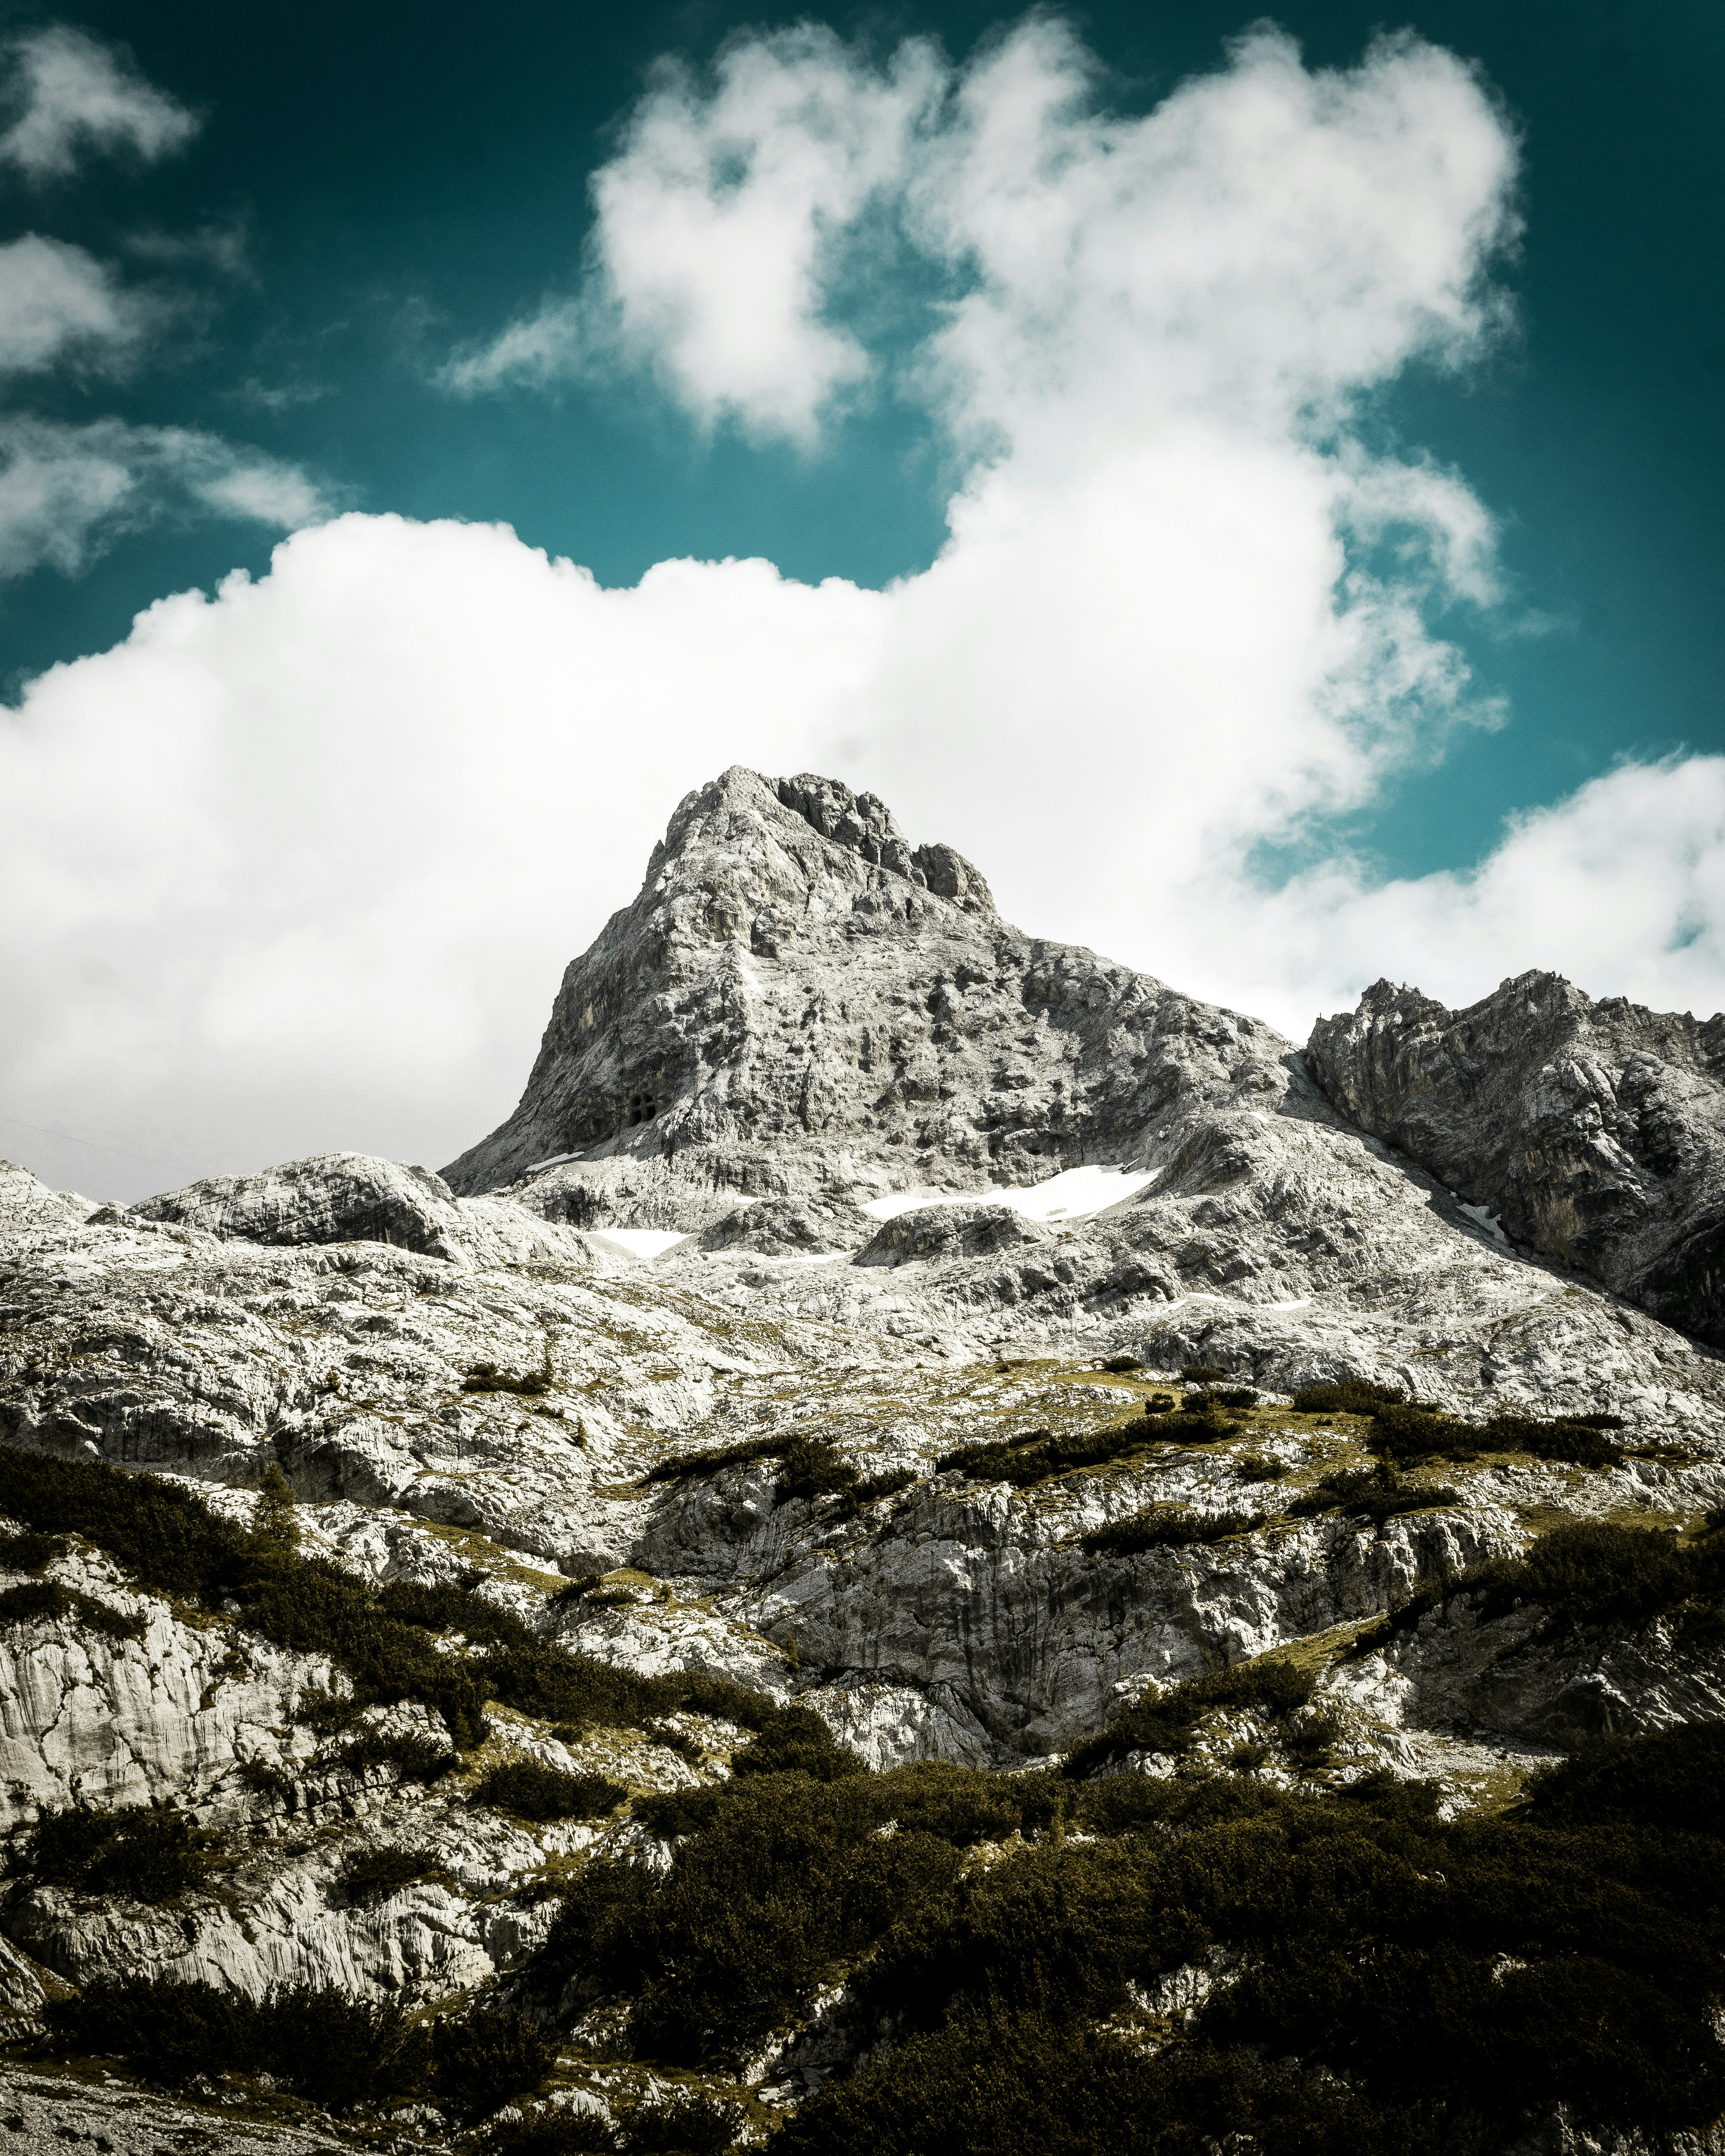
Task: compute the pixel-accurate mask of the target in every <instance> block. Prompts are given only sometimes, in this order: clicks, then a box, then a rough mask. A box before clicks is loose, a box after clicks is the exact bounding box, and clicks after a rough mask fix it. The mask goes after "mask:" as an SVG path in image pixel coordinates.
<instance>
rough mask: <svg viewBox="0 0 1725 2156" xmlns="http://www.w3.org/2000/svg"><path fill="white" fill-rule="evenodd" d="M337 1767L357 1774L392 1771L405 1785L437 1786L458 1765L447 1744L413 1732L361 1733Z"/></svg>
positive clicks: (458, 1759) (456, 1755) (347, 1746)
mask: <svg viewBox="0 0 1725 2156" xmlns="http://www.w3.org/2000/svg"><path fill="white" fill-rule="evenodd" d="M336 1763H337V1765H339V1766H342V1767H346V1768H348V1769H349V1770H350V1771H351V1772H354V1773H358V1772H362V1771H363V1769H365V1768H367V1767H393V1768H395V1770H396V1772H397V1773H398V1774H399V1775H400V1777H401V1779H402V1780H403V1781H404V1782H424V1783H425V1784H428V1785H429V1784H431V1783H433V1782H440V1781H441V1780H442V1779H443V1778H444V1775H445V1774H454V1771H455V1769H456V1768H458V1767H459V1765H460V1764H461V1755H460V1753H459V1752H452V1751H451V1750H450V1749H449V1746H448V1745H447V1744H439V1743H437V1742H436V1741H435V1739H434V1738H429V1737H420V1736H418V1735H417V1734H416V1733H415V1732H413V1731H412V1730H401V1731H389V1730H382V1729H362V1730H361V1731H360V1732H359V1733H358V1735H357V1736H356V1737H354V1738H350V1740H349V1741H348V1742H347V1743H346V1744H344V1745H343V1746H342V1747H341V1750H340V1751H339V1752H338V1753H336Z"/></svg>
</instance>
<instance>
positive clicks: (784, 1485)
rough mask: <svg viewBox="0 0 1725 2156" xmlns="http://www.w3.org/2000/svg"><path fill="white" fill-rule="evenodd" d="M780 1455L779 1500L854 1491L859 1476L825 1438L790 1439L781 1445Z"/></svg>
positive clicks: (830, 1495) (811, 1497)
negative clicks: (781, 1451) (781, 1457)
mask: <svg viewBox="0 0 1725 2156" xmlns="http://www.w3.org/2000/svg"><path fill="white" fill-rule="evenodd" d="M783 1458H784V1465H783V1467H782V1468H781V1469H780V1470H779V1474H778V1499H779V1501H780V1502H781V1503H783V1502H784V1501H786V1500H788V1499H789V1498H792V1497H806V1498H809V1499H813V1498H815V1497H834V1496H843V1495H844V1494H845V1493H846V1492H847V1491H854V1490H855V1487H856V1486H857V1484H858V1482H860V1481H861V1479H862V1478H861V1476H859V1475H858V1473H857V1471H856V1470H855V1468H854V1467H852V1466H850V1464H849V1463H848V1462H847V1461H845V1460H842V1459H841V1458H840V1457H839V1455H838V1453H836V1452H835V1451H834V1450H833V1446H832V1445H831V1443H830V1441H829V1440H828V1439H826V1438H824V1437H793V1438H792V1439H791V1440H789V1441H788V1443H787V1444H786V1445H785V1446H784V1447H783Z"/></svg>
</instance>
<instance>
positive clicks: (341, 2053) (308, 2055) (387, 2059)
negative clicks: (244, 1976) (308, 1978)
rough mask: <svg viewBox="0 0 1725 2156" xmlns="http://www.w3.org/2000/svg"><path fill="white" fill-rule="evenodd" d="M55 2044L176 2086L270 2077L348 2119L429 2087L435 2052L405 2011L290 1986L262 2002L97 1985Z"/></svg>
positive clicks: (65, 2013)
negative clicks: (203, 2079)
mask: <svg viewBox="0 0 1725 2156" xmlns="http://www.w3.org/2000/svg"><path fill="white" fill-rule="evenodd" d="M48 2019H49V2028H50V2045H51V2046H52V2047H54V2048H56V2049H60V2050H69V2051H83V2052H94V2053H96V2054H98V2055H100V2056H116V2057H120V2058H124V2059H128V2060H130V2061H131V2063H132V2065H133V2066H134V2067H135V2068H136V2070H137V2071H139V2072H141V2073H142V2074H145V2075H146V2076H148V2077H149V2078H150V2079H151V2080H152V2081H158V2082H166V2083H167V2085H168V2086H169V2087H175V2086H177V2085H179V2084H181V2083H183V2082H188V2081H193V2080H196V2079H198V2077H200V2076H203V2075H207V2074H219V2073H266V2072H267V2073H269V2074H271V2075H273V2076H275V2079H276V2080H277V2081H279V2082H285V2083H286V2084H287V2086H288V2087H291V2088H292V2089H294V2090H295V2091H296V2092H297V2093H298V2094H299V2095H300V2096H302V2097H306V2098H308V2099H309V2100H310V2101H311V2102H313V2103H318V2104H322V2105H323V2106H325V2107H326V2108H327V2109H329V2110H331V2111H338V2112H339V2111H348V2110H351V2109H352V2107H353V2106H354V2105H355V2104H357V2103H360V2102H365V2101H367V2100H368V2099H369V2100H373V2101H377V2100H382V2099H387V2098H388V2097H395V2096H407V2095H412V2094H414V2093H416V2092H419V2091H420V2090H422V2089H423V2088H424V2087H425V2086H426V2082H427V2067H428V2058H427V2049H426V2044H425V2040H424V2036H423V2035H422V2034H421V2032H420V2031H418V2030H416V2029H414V2028H413V2027H412V2026H411V2025H410V2024H409V2023H408V2018H407V2015H405V2013H404V2012H403V2010H402V2009H401V2008H400V2007H398V2006H388V2005H367V2004H366V2003H364V2002H362V2001H361V2000H359V1999H350V1998H348V1997H347V1994H345V1993H342V1992H339V1991H334V1990H329V1989H320V1990H311V1989H297V1988H288V1987H283V1988H281V1989H277V1990H275V1991H272V1992H271V1993H270V1995H269V1996H268V1998H267V1999H261V2000H259V1999H249V1998H247V1997H246V1996H245V1995H244V1994H243V1993H239V1992H228V1991H218V1990H217V1989H215V1988H214V1987H213V1985H211V1984H204V1983H202V1982H198V1983H193V1984H173V1983H169V1982H165V1981H164V1980H162V1979H160V1978H156V1979H148V1980H145V1981H139V1980H137V1979H124V1980H122V1981H119V1982H114V1983H105V1982H98V1983H95V1984H86V1985H85V1988H84V1991H83V1994H82V1996H81V1997H80V1998H77V1999H67V2000H64V2001H62V2002H60V2003H59V2004H56V2005H53V2006H51V2007H50V2008H49V2014H48Z"/></svg>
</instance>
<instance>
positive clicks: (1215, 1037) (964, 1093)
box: [444, 766, 1288, 1232]
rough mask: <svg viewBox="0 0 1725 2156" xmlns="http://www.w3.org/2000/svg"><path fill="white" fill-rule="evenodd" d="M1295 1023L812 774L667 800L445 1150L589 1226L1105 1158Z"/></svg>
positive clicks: (701, 1222)
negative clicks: (1234, 999)
mask: <svg viewBox="0 0 1725 2156" xmlns="http://www.w3.org/2000/svg"><path fill="white" fill-rule="evenodd" d="M1287 1052H1288V1044H1287V1043H1286V1041H1284V1040H1282V1039H1281V1037H1280V1036H1279V1035H1277V1034H1274V1033H1272V1032H1271V1029H1269V1028H1268V1027H1266V1026H1263V1025H1260V1024H1258V1023H1257V1022H1256V1021H1255V1020H1254V1019H1246V1018H1240V1017H1236V1016H1233V1015H1230V1014H1227V1013H1224V1012H1221V1011H1218V1010H1216V1009H1214V1007H1212V1006H1209V1005H1204V1004H1194V1003H1193V1002H1192V1001H1191V1000H1190V999H1189V998H1185V997H1183V996H1178V995H1176V994H1175V993H1173V991H1172V990H1170V989H1168V988H1164V987H1163V984H1162V983H1160V982H1158V981H1154V980H1151V979H1149V978H1147V977H1146V976H1143V975H1140V974H1137V973H1132V971H1130V969H1128V968H1125V967H1121V966H1111V965H1109V964H1108V963H1106V962H1105V961H1103V960H1101V959H1100V958H1098V957H1096V956H1095V955H1094V954H1093V953H1092V952H1088V951H1083V950H1080V949H1076V948H1073V947H1069V946H1066V945H1063V944H1056V943H1048V942H1040V941H1036V940H1034V939H1032V938H1030V937H1025V936H1024V935H1022V934H1020V933H1019V931H1018V930H1016V929H1014V928H1013V927H1010V926H1009V925H1008V924H1007V923H1006V922H1004V921H1002V920H1001V919H1000V917H999V915H998V913H997V912H996V911H995V910H994V904H993V897H992V896H991V894H990V892H989V890H988V884H987V882H986V881H985V880H984V879H983V876H982V875H980V873H979V872H978V870H976V869H975V868H974V867H973V865H971V864H970V863H969V862H968V861H967V860H965V859H964V857H963V855H961V854H958V853H957V852H955V851H954V850H953V849H952V848H951V847H950V846H946V845H941V844H928V845H920V846H917V847H915V848H913V847H911V844H909V842H908V840H907V839H906V838H905V836H904V834H903V833H902V832H901V829H899V826H898V824H897V823H896V821H895V819H894V818H893V816H892V814H891V811H890V810H889V809H888V808H886V804H885V803H882V802H881V801H880V800H878V799H877V798H875V796H874V795H872V794H868V793H864V794H857V793H852V792H851V790H850V788H848V787H846V786H844V785H842V784H840V783H839V782H837V781H836V780H834V779H829V778H820V777H819V776H817V775H816V774H814V773H801V774H799V775H798V777H796V778H783V779H779V780H777V781H773V780H769V779H767V778H762V776H761V775H760V774H759V773H756V772H752V771H748V770H745V769H744V768H742V767H741V766H736V767H732V769H731V770H729V771H727V772H726V773H723V774H722V775H721V777H720V778H716V779H715V780H713V781H712V782H711V783H710V784H708V785H706V786H705V787H702V788H700V789H699V790H698V791H697V792H696V793H691V794H690V795H689V796H688V797H687V798H685V800H684V801H683V802H682V803H680V805H679V807H678V809H677V811H676V814H675V816H674V817H673V818H672V819H671V822H670V828H669V829H668V830H667V831H666V834H665V839H664V840H663V841H662V843H661V844H660V845H659V846H658V847H657V848H655V851H654V855H653V858H652V860H651V861H650V862H649V865H648V872H647V879H646V882H645V884H644V887H643V889H642V891H641V893H640V895H639V897H638V898H637V899H636V900H635V901H634V905H633V906H629V908H628V909H626V910H625V911H623V912H621V913H619V914H616V915H614V916H613V917H612V919H611V921H609V922H608V924H607V925H606V927H605V929H604V931H603V933H602V934H601V935H600V937H598V941H597V942H595V943H594V944H593V947H592V948H591V949H590V950H588V952H585V953H584V954H583V956H582V957H579V958H578V959H576V960H575V961H574V962H573V963H572V965H571V966H570V967H569V968H568V970H567V973H565V975H564V977H563V981H562V987H561V988H560V989H559V991H558V993H557V1001H556V1003H555V1004H554V1006H553V1009H552V1016H551V1022H550V1024H549V1025H548V1026H547V1029H546V1032H545V1036H544V1039H543V1042H542V1046H541V1049H540V1053H539V1057H538V1060H537V1061H536V1064H535V1065H534V1068H533V1070H532V1073H531V1076H530V1077H529V1079H528V1081H527V1086H526V1091H525V1093H524V1094H523V1095H522V1097H521V1103H520V1105H519V1106H517V1108H516V1111H515V1113H514V1114H513V1115H512V1116H511V1117H510V1118H509V1120H508V1121H507V1122H506V1123H505V1124H504V1125H503V1126H502V1127H501V1128H500V1129H499V1130H497V1131H495V1132H493V1133H492V1134H491V1136H490V1137H488V1138H486V1139H485V1140H483V1141H482V1142H480V1144H479V1145H477V1146H475V1147H473V1148H472V1149H471V1150H470V1152H466V1153H464V1154H463V1155H462V1156H461V1158H459V1160H457V1161H455V1162H454V1163H451V1165H450V1166H449V1168H447V1169H446V1170H445V1171H444V1173H445V1174H446V1176H447V1178H448V1179H449V1183H450V1184H451V1186H452V1187H453V1188H454V1189H455V1190H457V1191H461V1192H475V1191H481V1190H490V1189H496V1188H502V1187H505V1186H509V1185H513V1184H517V1183H521V1181H522V1180H523V1179H524V1178H534V1183H535V1190H536V1197H535V1199H534V1202H535V1203H536V1204H537V1205H540V1206H542V1207H544V1208H545V1209H547V1210H548V1211H550V1212H551V1214H552V1217H557V1218H563V1219H572V1220H575V1221H576V1222H578V1224H581V1225H583V1226H589V1225H595V1224H601V1223H603V1222H611V1223H614V1224H619V1225H635V1226H644V1225H652V1226H660V1227H666V1228H675V1229H680V1230H683V1231H687V1232H695V1231H696V1230H699V1229H705V1228H707V1227H709V1226H711V1225H712V1224H715V1223H716V1221H717V1220H718V1219H720V1218H721V1217H722V1215H723V1214H724V1213H725V1212H726V1211H728V1210H730V1209H732V1207H734V1206H735V1205H736V1204H737V1203H738V1202H739V1199H742V1198H743V1197H745V1196H761V1195H766V1194H777V1195H790V1196H793V1197H798V1198H815V1197H831V1196H833V1195H834V1194H837V1195H839V1196H840V1197H843V1198H846V1199H855V1198H857V1197H869V1196H871V1195H873V1194H875V1193H878V1192H880V1191H883V1190H891V1189H893V1188H901V1187H904V1186H906V1185H909V1184H913V1183H934V1184H938V1185H940V1186H942V1187H943V1188H952V1189H968V1188H985V1187H988V1186H989V1185H990V1184H993V1183H1008V1184H1010V1183H1026V1182H1033V1181H1035V1180H1038V1179H1040V1178H1041V1177H1044V1176H1046V1175H1049V1174H1051V1173H1055V1172H1056V1171H1057V1170H1058V1169H1060V1168H1063V1167H1070V1166H1075V1165H1078V1164H1081V1163H1089V1162H1096V1161H1107V1162H1121V1161H1123V1160H1124V1159H1125V1158H1126V1157H1127V1155H1128V1154H1129V1153H1132V1152H1133V1151H1134V1150H1135V1149H1137V1148H1140V1147H1142V1142H1143V1140H1144V1133H1145V1127H1146V1124H1147V1122H1149V1121H1150V1120H1152V1119H1153V1117H1154V1116H1155V1115H1156V1113H1157V1112H1158V1107H1166V1106H1167V1105H1168V1101H1170V1100H1172V1099H1173V1098H1175V1097H1176V1096H1178V1097H1179V1098H1180V1099H1181V1100H1182V1101H1188V1100H1189V1099H1190V1098H1199V1097H1202V1098H1204V1099H1210V1098H1212V1097H1226V1098H1230V1099H1232V1098H1233V1097H1234V1096H1235V1093H1236V1091H1238V1090H1239V1089H1240V1088H1242V1087H1243V1088H1244V1089H1245V1091H1247V1092H1251V1091H1254V1090H1255V1091H1258V1092H1260V1093H1265V1094H1267V1095H1269V1096H1272V1097H1275V1098H1277V1099H1279V1098H1280V1097H1281V1094H1282V1092H1283V1091H1284V1090H1285V1089H1286V1085H1287V1083H1288V1074H1287V1072H1286V1070H1284V1069H1283V1068H1282V1059H1283V1057H1284V1056H1285V1055H1286V1054H1287ZM547 1177H549V1178H550V1179H548V1180H547V1179H546V1178H547Z"/></svg>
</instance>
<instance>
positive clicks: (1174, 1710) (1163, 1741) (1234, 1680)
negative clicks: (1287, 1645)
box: [1060, 1661, 1317, 1779]
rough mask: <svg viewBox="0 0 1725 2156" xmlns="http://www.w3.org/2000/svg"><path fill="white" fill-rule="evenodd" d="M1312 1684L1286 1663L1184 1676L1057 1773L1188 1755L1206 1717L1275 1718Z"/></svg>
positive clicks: (1130, 1710)
mask: <svg viewBox="0 0 1725 2156" xmlns="http://www.w3.org/2000/svg"><path fill="white" fill-rule="evenodd" d="M1316 1684H1317V1677H1316V1675H1315V1674H1314V1673H1312V1672H1311V1671H1304V1670H1299V1669H1296V1667H1295V1666H1294V1665H1293V1664H1292V1663H1291V1662H1286V1661H1259V1662H1238V1663H1236V1664H1235V1666H1234V1667H1233V1668H1232V1669H1226V1670H1213V1671H1210V1672H1209V1675H1207V1676H1201V1677H1191V1678H1189V1679H1188V1681H1186V1682H1185V1683H1184V1684H1181V1685H1176V1686H1173V1688H1172V1689H1171V1690H1170V1691H1165V1692H1163V1694H1162V1695H1161V1696H1160V1697H1158V1698H1155V1699H1152V1698H1149V1697H1146V1698H1143V1699H1141V1700H1139V1701H1138V1702H1137V1704H1136V1705H1135V1706H1132V1707H1127V1709H1126V1710H1125V1712H1123V1713H1122V1714H1119V1715H1117V1716H1116V1717H1115V1718H1114V1720H1113V1721H1112V1722H1110V1723H1109V1725H1108V1727H1106V1729H1105V1730H1104V1731H1103V1732H1102V1733H1101V1736H1099V1737H1094V1738H1091V1741H1090V1742H1089V1743H1087V1744H1081V1745H1080V1746H1079V1747H1078V1748H1077V1749H1076V1751H1075V1752H1072V1753H1069V1754H1068V1755H1067V1758H1065V1762H1064V1763H1063V1764H1062V1766H1061V1768H1060V1772H1061V1773H1062V1774H1065V1775H1067V1776H1069V1777H1071V1778H1073V1779H1079V1778H1081V1777H1083V1776H1085V1775H1086V1774H1095V1773H1096V1770H1097V1769H1098V1768H1101V1767H1105V1766H1107V1765H1109V1764H1111V1763H1112V1762H1113V1761H1115V1760H1117V1759H1120V1758H1123V1757H1124V1756H1125V1755H1126V1753H1128V1752H1185V1751H1189V1749H1190V1748H1191V1746H1192V1743H1193V1742H1194V1738H1195V1737H1196V1735H1197V1731H1198V1725H1199V1722H1201V1721H1202V1720H1203V1719H1204V1716H1205V1715H1207V1714H1211V1713H1214V1712H1218V1711H1219V1710H1220V1709H1224V1708H1235V1709H1244V1710H1248V1711H1250V1712H1254V1713H1258V1714H1262V1715H1266V1716H1268V1717H1271V1718H1280V1717H1284V1716H1286V1715H1289V1714H1291V1713H1292V1712H1293V1711H1294V1709H1295V1708H1296V1707H1303V1706H1304V1705H1305V1704H1306V1702H1307V1700H1309V1699H1310V1698H1311V1697H1312V1690H1313V1687H1314V1686H1315V1685H1316Z"/></svg>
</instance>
